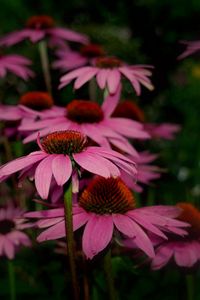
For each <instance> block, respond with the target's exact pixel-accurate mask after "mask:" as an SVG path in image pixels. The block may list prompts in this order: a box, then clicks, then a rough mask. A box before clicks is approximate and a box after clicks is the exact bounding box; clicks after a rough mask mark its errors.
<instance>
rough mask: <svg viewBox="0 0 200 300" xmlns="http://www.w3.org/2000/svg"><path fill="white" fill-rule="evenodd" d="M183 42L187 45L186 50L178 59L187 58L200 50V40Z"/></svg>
mask: <svg viewBox="0 0 200 300" xmlns="http://www.w3.org/2000/svg"><path fill="white" fill-rule="evenodd" d="M181 43H182V44H184V45H186V50H185V51H184V52H183V53H182V54H181V55H179V56H178V59H182V58H185V57H187V56H189V55H192V54H193V53H195V52H197V51H199V50H200V41H190V42H189V41H182V42H181Z"/></svg>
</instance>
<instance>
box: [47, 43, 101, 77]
mask: <svg viewBox="0 0 200 300" xmlns="http://www.w3.org/2000/svg"><path fill="white" fill-rule="evenodd" d="M56 55H57V57H58V58H57V59H56V60H55V61H54V62H53V68H55V69H59V70H61V71H62V72H66V71H69V70H72V69H75V68H79V67H82V66H84V65H86V64H88V63H89V64H91V63H92V60H93V59H94V58H97V57H100V56H103V55H105V51H104V49H103V47H102V46H100V45H97V44H86V45H83V46H81V48H80V51H79V52H78V51H72V50H71V49H69V48H64V49H59V50H58V51H57V52H56Z"/></svg>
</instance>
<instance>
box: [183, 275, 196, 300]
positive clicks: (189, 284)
mask: <svg viewBox="0 0 200 300" xmlns="http://www.w3.org/2000/svg"><path fill="white" fill-rule="evenodd" d="M185 280H186V288H187V300H194V299H195V298H194V277H193V275H192V274H187V275H186V276H185Z"/></svg>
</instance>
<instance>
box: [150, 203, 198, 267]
mask: <svg viewBox="0 0 200 300" xmlns="http://www.w3.org/2000/svg"><path fill="white" fill-rule="evenodd" d="M177 207H179V208H181V209H182V212H181V214H180V215H179V216H178V220H181V221H184V222H187V223H189V224H190V227H189V228H188V235H187V236H186V237H184V238H183V237H182V238H181V237H179V238H177V237H175V236H170V237H169V240H168V241H163V240H160V242H159V243H158V247H157V249H156V256H155V258H154V259H153V261H152V268H153V269H154V270H157V269H160V268H162V267H164V266H165V265H167V263H169V262H170V261H171V260H172V258H173V259H174V261H175V263H176V264H177V265H178V266H179V267H192V266H194V265H195V264H196V263H197V262H198V261H200V211H199V210H198V209H197V208H196V207H195V206H194V205H193V204H191V203H178V204H177Z"/></svg>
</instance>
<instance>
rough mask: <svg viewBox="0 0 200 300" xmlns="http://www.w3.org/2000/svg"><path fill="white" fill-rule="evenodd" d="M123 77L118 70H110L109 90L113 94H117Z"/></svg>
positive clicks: (108, 78)
mask: <svg viewBox="0 0 200 300" xmlns="http://www.w3.org/2000/svg"><path fill="white" fill-rule="evenodd" d="M120 79H121V75H120V72H119V71H118V70H117V69H112V70H110V73H109V76H108V77H107V85H108V90H109V92H110V93H111V94H114V93H116V91H117V88H118V87H119V84H120Z"/></svg>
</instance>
